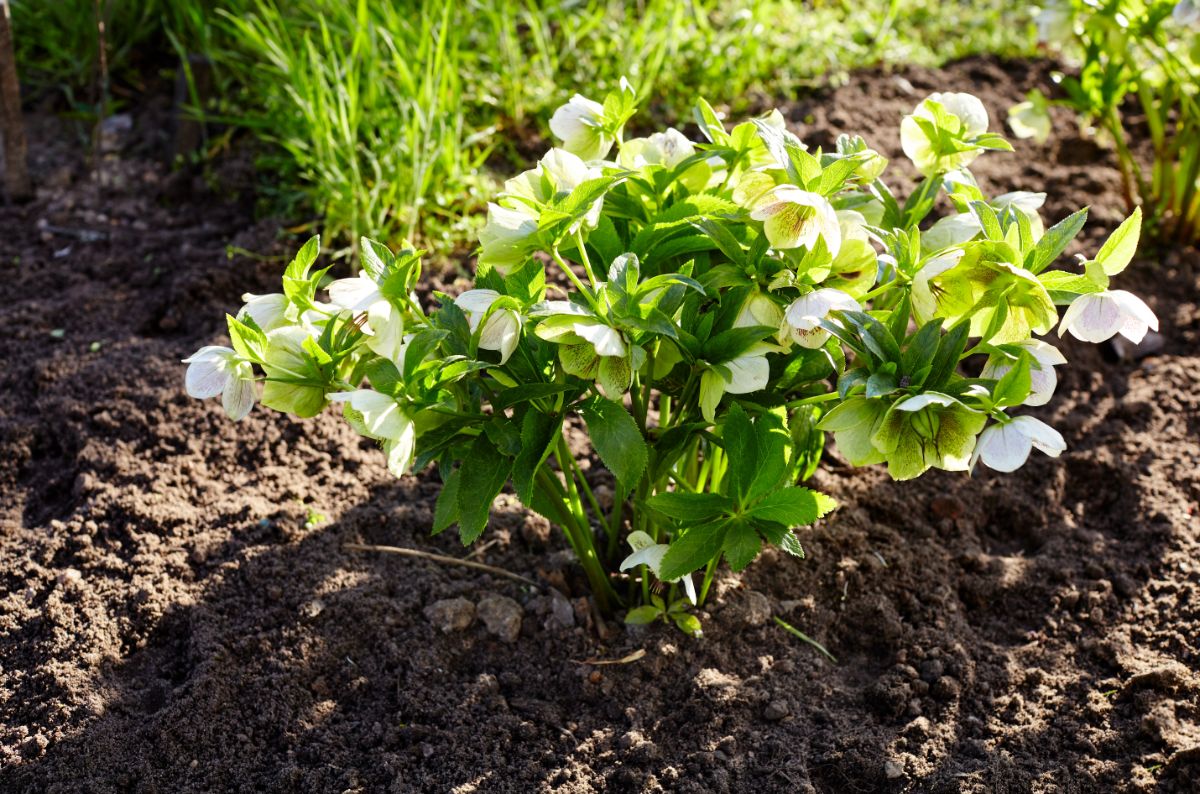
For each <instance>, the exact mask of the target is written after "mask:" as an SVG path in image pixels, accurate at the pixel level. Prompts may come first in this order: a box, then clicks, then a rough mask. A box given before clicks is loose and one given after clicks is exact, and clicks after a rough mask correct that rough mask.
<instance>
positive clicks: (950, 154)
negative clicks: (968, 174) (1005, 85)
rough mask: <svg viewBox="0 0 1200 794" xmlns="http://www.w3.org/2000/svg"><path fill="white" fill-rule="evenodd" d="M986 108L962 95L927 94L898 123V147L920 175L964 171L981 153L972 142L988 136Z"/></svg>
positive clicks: (970, 96) (977, 101) (976, 98)
mask: <svg viewBox="0 0 1200 794" xmlns="http://www.w3.org/2000/svg"><path fill="white" fill-rule="evenodd" d="M988 124H989V119H988V112H987V108H985V107H984V106H983V103H982V102H980V101H979V98H978V97H975V96H973V95H971V94H963V93H935V94H930V95H929V96H928V97H927V98H926V99H924V100H922V102H921V104H919V105H917V107H916V109H914V110H913V112H912V113H911V114H910V115H908V116H905V117H904V118H903V120H901V122H900V146H901V148H902V149H903V150H904V154H905V155H907V156H908V158H909V159H910V160H912V161H913V165H915V166H916V167H917V170H918V171H920V172H921V173H923V174H926V175H930V174H935V173H945V172H946V171H950V170H952V169H955V168H964V167H966V166H968V165H970V164H971V163H972V162H974V160H975V158H976V157H978V156H979V154H980V152H981V151H982V150H981V149H980V148H978V147H977V146H975V145H974V144H973V143H972V142H971V141H972V139H973V138H975V137H977V136H979V135H982V134H984V133H985V132H987V129H988Z"/></svg>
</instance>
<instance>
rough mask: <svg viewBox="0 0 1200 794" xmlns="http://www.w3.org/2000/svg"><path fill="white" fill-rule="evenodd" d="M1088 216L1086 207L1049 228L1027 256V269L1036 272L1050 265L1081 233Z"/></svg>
mask: <svg viewBox="0 0 1200 794" xmlns="http://www.w3.org/2000/svg"><path fill="white" fill-rule="evenodd" d="M1087 216H1088V211H1087V207H1084V208H1083V209H1081V210H1079V211H1078V212H1076V213H1073V214H1071V215H1068V216H1067V217H1066V218H1064V219H1062V220H1061V221H1059V222H1058V223H1056V224H1054V225H1053V226H1051V227H1050V228H1049V229H1047V230H1046V233H1045V234H1044V235H1042V239H1040V240H1038V242H1037V245H1035V246H1034V247H1033V250H1032V251H1030V252H1029V254H1028V255H1027V256H1026V257H1025V269H1026V270H1028V271H1029V272H1031V273H1035V274H1036V273H1041V272H1042V271H1043V270H1045V269H1046V268H1047V267H1049V266H1050V264H1051V263H1052V262H1053V261H1054V260H1055V259H1058V257H1059V255H1060V254H1061V253H1062V252H1063V251H1065V250H1066V248H1067V246H1068V245H1070V243H1071V241H1072V240H1074V239H1075V235H1077V234H1079V230H1080V229H1082V228H1083V224H1084V222H1085V221H1087Z"/></svg>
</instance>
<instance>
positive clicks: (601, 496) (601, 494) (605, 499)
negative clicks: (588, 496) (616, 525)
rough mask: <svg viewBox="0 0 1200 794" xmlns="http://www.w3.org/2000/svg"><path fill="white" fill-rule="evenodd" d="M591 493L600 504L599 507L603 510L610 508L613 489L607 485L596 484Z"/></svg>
mask: <svg viewBox="0 0 1200 794" xmlns="http://www.w3.org/2000/svg"><path fill="white" fill-rule="evenodd" d="M592 495H593V496H595V497H596V504H598V505H600V509H601V510H604V511H606V512H607V511H609V510H612V506H613V489H612V488H609V487H608V486H607V485H597V486H596V487H595V489H593V490H592Z"/></svg>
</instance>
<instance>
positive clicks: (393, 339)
mask: <svg viewBox="0 0 1200 794" xmlns="http://www.w3.org/2000/svg"><path fill="white" fill-rule="evenodd" d="M329 300H330V302H331V303H332V304H333V305H334V306H336V307H337V308H339V309H344V310H346V311H348V312H351V313H352V314H358V313H360V312H366V313H367V322H366V323H365V324H364V325H363V327H362V330H363V333H364V334H365V335H366V336H367V348H368V349H370V350H371V352H373V353H375V355H377V356H382V357H384V358H386V359H388V360H389V361H392V362H393V363H399V361H400V359H401V358H402V356H403V350H404V317H403V316H402V315H401V314H400V312H399V311H398V310H397V309H396V307H395V306H393V305H392V303H391V301H389V300H388V299H387V298H385V297H383V293H382V292H380V290H379V285H378V284H376V283H375V280H374V279H373V278H371V277H370V276H369V275H368V274H367V272H366V271H363V272H361V273H359V274H358V275H357V276H353V277H351V278H342V279H338V280H337V281H335V282H333V283H332V284H330V285H329Z"/></svg>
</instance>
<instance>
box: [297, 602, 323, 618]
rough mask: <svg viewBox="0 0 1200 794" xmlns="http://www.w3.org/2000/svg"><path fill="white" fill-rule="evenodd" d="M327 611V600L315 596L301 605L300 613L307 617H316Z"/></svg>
mask: <svg viewBox="0 0 1200 794" xmlns="http://www.w3.org/2000/svg"><path fill="white" fill-rule="evenodd" d="M324 611H325V602H324V601H322V600H321V599H319V598H314V599H313V600H312V601H309V602H307V603H305V604H304V606H302V607H300V613H301V614H302V615H304V617H306V618H315V617H316V616H317V615H320V614H321V613H322V612H324Z"/></svg>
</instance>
